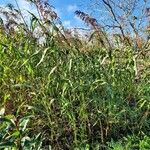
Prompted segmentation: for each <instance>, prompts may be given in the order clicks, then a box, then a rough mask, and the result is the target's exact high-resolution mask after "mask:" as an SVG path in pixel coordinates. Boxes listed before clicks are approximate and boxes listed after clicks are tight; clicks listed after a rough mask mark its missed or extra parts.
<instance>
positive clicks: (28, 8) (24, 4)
mask: <svg viewBox="0 0 150 150" xmlns="http://www.w3.org/2000/svg"><path fill="white" fill-rule="evenodd" d="M17 2H18V5H19V7H20V9H21V11H22V13H23V16H24V17H28V16H29V13H28V12H27V11H29V12H31V13H33V14H34V15H38V13H37V10H36V8H35V6H33V5H31V3H29V2H27V1H25V0H18V1H17Z"/></svg>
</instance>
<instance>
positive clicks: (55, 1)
mask: <svg viewBox="0 0 150 150" xmlns="http://www.w3.org/2000/svg"><path fill="white" fill-rule="evenodd" d="M17 1H18V3H19V6H20V8H21V9H23V10H26V9H27V10H31V11H33V12H34V11H35V10H34V9H33V8H32V7H31V6H30V4H29V3H28V2H26V1H25V0H17ZM89 1H90V0H86V2H83V1H82V0H49V3H50V4H51V5H53V6H54V7H55V11H56V12H57V14H58V16H59V17H60V18H61V21H62V23H63V24H64V26H66V27H69V28H72V27H85V24H84V23H83V22H82V21H81V20H80V19H79V18H78V17H76V16H75V14H74V11H75V10H83V8H84V9H85V8H87V7H88V5H89ZM8 3H12V4H14V5H15V1H14V0H0V5H3V6H4V5H6V4H8Z"/></svg>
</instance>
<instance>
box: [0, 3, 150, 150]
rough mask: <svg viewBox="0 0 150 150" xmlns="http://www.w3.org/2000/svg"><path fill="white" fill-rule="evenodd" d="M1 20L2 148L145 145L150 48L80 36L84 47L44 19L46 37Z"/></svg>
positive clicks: (142, 149)
mask: <svg viewBox="0 0 150 150" xmlns="http://www.w3.org/2000/svg"><path fill="white" fill-rule="evenodd" d="M38 5H40V4H38ZM32 17H33V15H32ZM43 18H44V17H43ZM55 18H56V16H55ZM86 21H87V20H86ZM39 22H40V20H39ZM53 23H54V22H53ZM88 23H90V22H88ZM3 25H4V24H3ZM3 25H2V26H1V30H0V37H1V38H0V100H1V105H0V106H1V107H0V108H1V112H2V110H5V112H4V113H2V114H1V118H0V121H1V122H3V123H2V124H1V125H0V130H1V131H2V132H0V146H1V147H2V148H3V149H5V148H7V147H9V148H15V149H19V148H20V149H23V148H24V149H25V148H26V149H27V148H30V149H38V148H39V149H50V147H51V148H52V149H57V150H58V149H76V150H77V149H87V150H88V149H97V150H98V149H100V150H101V149H115V150H117V149H118V150H121V149H128V150H129V149H140V150H145V149H150V147H149V141H150V132H149V131H150V127H149V123H150V117H149V115H150V114H149V111H150V69H149V68H150V63H149V62H150V61H149V60H150V56H149V54H148V53H147V54H146V55H145V56H143V55H141V52H135V51H134V47H133V46H131V45H128V44H127V45H125V46H124V48H123V49H122V48H114V47H111V49H110V45H109V46H108V47H107V46H105V45H102V44H101V46H99V45H96V46H95V45H93V46H89V48H88V49H89V51H85V52H83V51H82V50H81V49H82V48H83V47H86V45H84V42H83V41H82V40H79V41H80V42H81V43H82V46H83V47H82V46H81V45H80V46H81V47H80V46H79V45H73V44H72V43H71V41H72V40H70V39H67V37H66V35H65V34H64V33H63V34H62V31H58V32H57V34H56V35H55V36H54V34H52V33H50V32H49V31H45V29H47V28H45V26H44V24H42V22H41V24H40V23H39V24H38V25H39V26H40V27H41V28H42V30H44V32H46V33H44V35H46V39H45V43H44V44H43V45H40V44H39V43H38V41H37V39H36V38H35V37H34V36H33V35H32V33H33V32H29V31H31V30H26V31H22V30H23V28H20V29H19V30H17V31H15V30H14V31H12V30H10V29H9V30H8V31H7V30H6V28H5V26H3ZM53 25H54V24H53ZM26 27H27V26H25V28H26ZM96 27H97V26H96ZM54 29H56V28H54ZM97 30H98V28H96V31H97ZM6 31H7V32H6ZM54 31H56V30H54ZM8 32H9V34H8ZM102 32H103V31H100V32H99V34H101V33H102ZM47 33H49V34H47ZM103 36H104V34H103ZM105 36H106V35H105ZM104 39H105V42H106V41H107V40H108V38H107V37H105V38H104ZM60 40H61V43H59V41H60ZM73 40H75V39H73ZM68 42H69V44H68ZM8 115H11V117H10V116H8ZM30 115H32V117H26V116H30ZM29 119H30V121H29ZM20 120H21V121H20ZM21 123H22V126H20V124H21ZM27 123H28V124H27ZM5 129H7V130H5ZM38 133H39V134H38ZM37 134H38V135H37ZM36 135H37V136H36ZM27 137H28V138H27ZM29 137H30V138H29ZM25 139H26V142H24V143H23V141H25ZM28 139H29V140H28ZM11 146H12V147H11Z"/></svg>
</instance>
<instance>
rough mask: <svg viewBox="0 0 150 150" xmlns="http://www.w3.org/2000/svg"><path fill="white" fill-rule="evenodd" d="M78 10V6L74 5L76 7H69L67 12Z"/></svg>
mask: <svg viewBox="0 0 150 150" xmlns="http://www.w3.org/2000/svg"><path fill="white" fill-rule="evenodd" d="M77 9H78V6H77V5H76V4H74V5H68V7H67V11H68V12H74V11H76V10H77Z"/></svg>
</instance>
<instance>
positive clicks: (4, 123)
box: [0, 115, 42, 150]
mask: <svg viewBox="0 0 150 150" xmlns="http://www.w3.org/2000/svg"><path fill="white" fill-rule="evenodd" d="M32 117H33V116H32V115H27V116H25V117H22V118H21V119H19V120H18V118H15V116H13V115H7V116H2V117H1V118H0V122H1V124H0V131H1V132H0V149H3V150H17V149H22V150H33V149H37V150H40V149H41V147H42V136H41V133H39V134H37V135H32V134H30V130H29V128H27V124H28V122H29V119H30V118H32Z"/></svg>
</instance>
